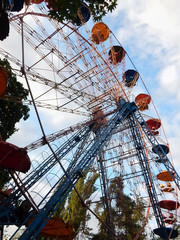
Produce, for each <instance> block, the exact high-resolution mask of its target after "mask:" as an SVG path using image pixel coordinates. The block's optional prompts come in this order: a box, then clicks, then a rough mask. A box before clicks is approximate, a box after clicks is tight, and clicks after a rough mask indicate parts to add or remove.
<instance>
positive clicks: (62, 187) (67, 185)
mask: <svg viewBox="0 0 180 240" xmlns="http://www.w3.org/2000/svg"><path fill="white" fill-rule="evenodd" d="M134 108H135V106H134V105H133V104H130V103H123V104H122V105H121V108H120V109H119V110H118V111H117V113H116V114H115V116H114V117H113V118H112V119H111V120H109V121H108V123H107V124H106V125H104V126H103V127H102V128H101V129H100V131H99V133H98V135H97V136H96V137H95V139H92V140H91V141H90V142H89V144H88V145H87V147H86V148H85V149H84V151H83V152H82V153H81V155H80V156H79V160H78V163H77V165H76V167H75V168H74V170H73V171H71V172H69V173H68V174H64V176H63V177H62V179H61V181H60V182H59V184H58V188H57V189H56V191H55V193H54V195H53V196H52V197H51V198H50V199H49V201H48V202H47V203H46V205H45V206H44V207H43V208H42V209H41V210H40V212H39V213H38V214H36V215H35V216H31V217H32V218H33V221H32V223H31V224H30V225H29V227H28V228H27V229H26V230H25V232H24V233H23V234H22V236H21V237H20V238H19V239H20V240H25V239H36V237H37V236H38V235H39V233H40V231H41V230H42V229H43V227H44V226H45V224H46V223H47V221H48V220H49V219H50V218H51V216H52V215H53V214H54V212H55V211H56V210H57V209H58V207H59V206H60V205H61V204H62V202H63V201H64V199H65V198H66V197H67V195H68V193H69V192H70V191H71V190H72V188H73V187H74V185H75V184H76V183H77V181H78V180H79V178H80V177H81V176H79V174H77V173H79V171H81V172H82V173H85V172H86V171H87V170H88V169H89V167H90V165H91V163H92V161H93V160H94V159H95V157H96V156H98V155H99V154H100V152H101V150H102V149H103V147H104V146H105V145H106V143H107V142H108V141H109V140H110V138H111V136H112V134H113V133H114V131H115V130H116V128H117V127H118V125H119V124H122V123H123V120H124V119H126V117H127V116H128V115H129V114H130V112H131V111H134Z"/></svg>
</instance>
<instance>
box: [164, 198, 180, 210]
mask: <svg viewBox="0 0 180 240" xmlns="http://www.w3.org/2000/svg"><path fill="white" fill-rule="evenodd" d="M159 205H160V207H161V208H164V209H167V210H176V209H177V208H178V207H179V203H178V202H176V201H173V200H162V201H160V202H159Z"/></svg>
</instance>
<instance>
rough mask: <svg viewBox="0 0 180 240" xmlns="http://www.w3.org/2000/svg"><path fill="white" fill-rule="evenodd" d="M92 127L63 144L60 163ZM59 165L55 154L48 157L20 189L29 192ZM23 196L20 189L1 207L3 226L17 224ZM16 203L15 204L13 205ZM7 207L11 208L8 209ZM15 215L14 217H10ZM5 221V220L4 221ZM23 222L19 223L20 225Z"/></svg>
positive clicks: (60, 148)
mask: <svg viewBox="0 0 180 240" xmlns="http://www.w3.org/2000/svg"><path fill="white" fill-rule="evenodd" d="M91 128H92V127H91V125H90V126H86V127H84V128H83V129H81V130H79V131H78V132H76V133H75V134H73V135H72V136H71V137H70V138H69V139H68V140H67V141H66V142H65V143H63V144H62V145H61V146H60V147H59V148H58V149H57V150H56V152H55V154H56V156H57V158H58V160H59V161H60V160H61V159H62V158H63V157H64V156H65V155H66V154H68V153H69V152H70V151H71V150H72V149H73V148H74V147H75V146H76V145H78V144H79V142H80V141H81V139H84V138H86V136H87V135H89V133H90V132H91ZM57 164H58V161H57V160H56V159H55V158H54V156H53V154H51V155H50V156H48V158H46V159H45V161H42V163H41V164H39V166H38V167H37V168H36V169H35V170H34V171H32V172H30V173H29V174H28V175H27V176H26V177H25V178H24V179H22V181H21V183H20V187H21V188H22V189H23V190H24V191H28V190H29V189H30V188H31V187H32V186H33V185H34V184H36V183H37V181H38V180H40V179H41V178H42V177H43V176H44V175H45V174H47V173H48V172H49V171H50V170H51V169H52V168H53V167H54V166H55V165H57ZM21 196H22V191H20V189H17V190H15V191H14V192H13V193H12V194H11V195H10V197H9V198H7V200H6V201H5V202H4V204H3V205H2V206H1V207H0V219H1V224H3V225H11V224H13V225H14V224H17V222H18V218H16V208H17V207H16V206H13V205H16V201H17V199H19V198H20V197H21ZM13 203H14V204H13ZM6 206H11V207H9V208H7V207H6ZM11 215H13V219H14V220H13V221H12V217H9V216H11ZM2 219H3V220H2ZM20 223H21V221H20V222H19V223H18V224H20Z"/></svg>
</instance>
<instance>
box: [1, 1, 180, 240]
mask: <svg viewBox="0 0 180 240" xmlns="http://www.w3.org/2000/svg"><path fill="white" fill-rule="evenodd" d="M33 2H36V3H37V4H35V3H33ZM47 2H48V1H46V2H44V1H39V3H38V1H31V3H29V4H28V5H27V6H26V7H24V9H23V10H22V11H21V12H18V13H17V12H16V13H15V14H12V12H10V13H9V21H10V26H11V29H10V33H9V38H7V41H8V39H10V38H11V37H12V35H13V36H14V34H16V38H14V39H16V40H15V43H14V44H15V45H16V46H17V44H18V51H17V49H15V47H14V46H13V44H12V42H11V44H12V45H9V46H8V48H6V47H3V48H0V56H2V57H4V58H6V59H7V60H9V62H10V63H11V65H12V68H13V71H14V73H15V74H16V75H17V76H18V77H19V79H21V81H24V83H25V84H26V85H27V87H28V89H29V92H30V97H29V99H28V100H26V101H25V102H24V103H25V104H29V105H33V107H34V110H35V113H36V116H37V120H38V123H39V128H40V129H41V135H40V136H39V139H38V140H36V141H35V142H33V143H30V144H29V145H27V146H24V148H19V147H17V146H15V145H12V144H9V143H6V142H0V146H1V150H0V154H1V155H0V157H1V160H0V166H1V167H3V168H5V169H8V170H9V172H10V174H11V176H12V181H11V182H10V184H9V185H8V187H7V189H6V190H4V191H1V193H0V198H1V199H0V221H1V225H2V226H6V225H15V226H16V227H17V230H16V232H15V233H13V234H12V236H11V238H10V239H13V237H14V236H15V234H16V233H19V234H20V237H19V239H38V236H46V237H47V238H49V239H73V238H74V237H75V233H74V230H73V226H72V225H70V224H67V223H65V222H64V221H63V220H62V219H58V218H57V217H55V216H54V214H55V212H56V211H57V210H58V208H59V207H60V206H61V204H62V203H63V202H64V200H65V199H66V197H67V196H68V194H69V193H70V192H71V191H72V189H73V188H74V187H75V185H76V183H77V182H78V180H79V179H80V178H82V177H83V176H84V175H85V174H86V173H87V172H88V174H92V173H93V172H96V173H98V174H99V177H98V180H97V182H96V184H97V186H98V187H97V191H96V192H95V194H94V195H93V196H91V199H89V201H88V202H89V203H88V205H87V204H85V203H84V207H87V208H88V210H89V211H91V213H92V214H93V211H92V210H91V206H93V204H94V203H95V202H100V201H101V202H102V204H103V207H104V211H105V223H104V224H105V226H106V227H107V232H108V234H109V239H119V238H118V233H117V231H116V229H113V230H112V228H111V218H112V216H111V208H112V206H113V205H114V204H115V203H114V199H113V197H112V194H111V192H110V184H111V182H112V181H113V180H114V179H121V181H122V182H123V186H124V192H125V194H127V195H128V196H130V197H131V198H132V199H134V200H136V199H143V201H144V202H145V204H146V207H147V217H146V219H145V221H144V224H142V229H141V230H143V228H144V227H145V225H146V223H147V218H148V212H149V210H150V211H151V212H153V215H154V220H155V221H156V222H157V228H155V229H154V233H155V234H156V235H158V236H160V237H161V238H162V239H165V240H166V239H171V238H176V237H177V236H178V231H177V230H176V228H175V226H176V224H177V222H178V215H177V209H178V207H179V203H178V197H177V192H178V190H179V188H180V177H179V175H178V173H177V172H176V170H175V169H174V166H173V164H172V162H171V159H170V157H169V151H170V149H169V146H168V143H167V142H166V139H165V137H164V136H163V129H162V124H161V120H160V118H159V115H158V114H157V111H156V109H155V108H154V105H153V102H152V99H151V97H150V95H149V93H148V92H147V88H146V87H145V85H144V82H143V81H142V79H141V76H140V74H139V73H138V71H137V69H136V68H135V66H134V64H133V63H132V61H131V59H130V58H129V56H128V54H127V52H126V50H125V49H124V48H123V46H122V45H121V44H120V42H119V41H118V39H117V38H116V37H115V35H114V34H113V32H112V31H111V30H110V28H109V26H107V25H106V24H105V23H103V22H98V23H94V22H93V21H92V20H91V19H89V18H90V13H89V10H88V7H87V6H86V5H83V6H82V8H81V13H82V14H81V15H80V16H77V19H76V21H75V22H74V23H71V22H68V23H60V22H57V21H55V20H53V19H51V18H50V17H49V15H48V7H51V6H50V5H49V4H47ZM11 34H12V35H11ZM5 41H6V40H5ZM0 70H1V69H0ZM3 71H4V70H3ZM3 76H5V74H4V72H3ZM5 77H6V76H5ZM2 95H3V96H2V97H3V98H4V99H5V100H6V101H17V102H18V101H22V99H18V98H16V96H11V97H10V96H6V94H5V92H3V93H2ZM41 108H42V109H43V108H44V109H45V110H44V114H46V116H47V118H48V121H49V122H51V120H52V119H51V113H52V112H53V114H54V111H55V110H56V111H57V118H58V116H59V115H58V113H62V112H63V114H64V116H66V119H65V120H64V121H66V124H65V126H66V128H64V129H60V130H59V131H56V132H55V133H52V132H51V133H49V129H44V124H43V120H41V115H40V114H39V109H41ZM69 119H70V120H69ZM72 121H74V122H76V123H75V124H73V125H69V126H68V124H69V123H71V122H72ZM46 132H48V134H47V133H46ZM37 149H39V150H40V154H39V155H38V156H35V153H34V154H32V155H31V152H36V150H37ZM29 156H30V158H29ZM31 156H32V157H31ZM77 194H78V193H77ZM79 197H80V198H81V196H79ZM81 200H82V201H83V199H81ZM55 226H56V227H55ZM57 226H58V227H57ZM22 229H23V231H22ZM52 229H53V230H52ZM141 230H140V231H139V232H137V233H136V236H135V238H134V239H138V237H139V236H140V234H141Z"/></svg>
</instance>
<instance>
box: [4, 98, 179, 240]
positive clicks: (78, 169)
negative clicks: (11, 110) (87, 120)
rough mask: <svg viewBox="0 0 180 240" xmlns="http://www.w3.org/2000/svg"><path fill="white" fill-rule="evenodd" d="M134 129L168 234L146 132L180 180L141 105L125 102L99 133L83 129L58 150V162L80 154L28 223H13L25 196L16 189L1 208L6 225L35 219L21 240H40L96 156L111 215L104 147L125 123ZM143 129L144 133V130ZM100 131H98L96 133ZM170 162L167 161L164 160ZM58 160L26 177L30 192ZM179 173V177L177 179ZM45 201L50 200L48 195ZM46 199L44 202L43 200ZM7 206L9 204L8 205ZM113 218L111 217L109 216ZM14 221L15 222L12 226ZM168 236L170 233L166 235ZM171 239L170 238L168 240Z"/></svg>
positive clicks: (153, 201) (159, 216) (147, 180)
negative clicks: (17, 200)
mask: <svg viewBox="0 0 180 240" xmlns="http://www.w3.org/2000/svg"><path fill="white" fill-rule="evenodd" d="M127 120H128V124H129V127H130V130H131V134H132V138H133V142H134V145H135V148H136V153H137V156H138V159H139V163H140V166H141V170H142V172H143V177H144V180H145V183H146V187H147V191H148V194H149V197H150V200H151V204H152V208H153V211H154V215H155V218H156V221H157V224H158V226H159V227H162V228H164V231H165V234H166V230H165V227H164V222H163V218H162V213H161V209H160V206H159V204H158V199H157V194H156V190H155V186H154V183H153V179H152V175H151V170H150V167H149V163H148V156H147V155H146V151H145V146H144V143H143V139H142V131H143V132H144V133H145V135H146V137H147V139H148V140H149V141H150V143H151V144H152V147H154V148H155V149H157V154H159V158H160V159H161V161H162V163H164V165H165V166H166V168H167V170H168V171H169V173H170V174H171V176H172V177H173V179H174V182H175V184H176V185H177V186H178V188H179V180H180V177H179V175H178V174H177V172H176V171H175V169H174V167H173V166H172V164H171V163H170V161H169V160H168V158H167V156H166V154H165V153H163V150H162V154H160V153H159V152H158V148H157V146H158V147H160V145H159V143H158V141H157V140H156V138H155V136H154V135H153V133H152V132H151V130H150V129H149V128H148V126H147V125H146V123H145V121H144V119H143V117H142V116H141V114H140V112H139V111H138V109H137V106H136V105H135V104H134V103H127V102H125V101H124V100H123V99H121V100H120V108H119V109H118V110H117V112H116V113H115V114H114V115H113V117H112V118H111V119H110V120H108V121H107V124H105V125H103V126H102V127H101V128H100V129H98V134H94V137H89V136H90V133H91V132H93V131H94V129H93V128H94V125H92V124H91V125H89V126H86V127H85V128H83V129H82V130H80V131H78V132H77V133H75V134H74V135H73V136H71V138H70V139H69V140H68V141H67V142H65V143H64V144H63V145H61V146H60V147H59V148H58V149H57V151H56V156H57V158H58V161H60V160H61V159H62V158H63V157H64V156H65V155H66V154H68V153H69V152H70V151H71V150H72V149H73V148H74V147H76V152H75V155H74V158H73V160H72V162H71V163H70V165H69V167H68V168H67V169H66V170H65V172H64V174H63V175H62V176H61V177H60V179H59V180H58V181H57V183H56V185H55V186H54V187H53V195H51V197H50V198H49V200H48V201H46V203H45V205H43V207H42V208H40V206H41V203H39V205H38V206H39V211H38V212H36V213H35V212H33V211H31V212H29V215H28V217H27V218H26V219H25V220H24V222H23V223H22V222H21V223H20V220H19V219H18V218H17V219H15V221H12V216H13V217H14V216H15V215H16V208H15V204H13V203H12V199H13V197H17V196H18V198H19V197H21V195H22V193H21V191H20V190H18V189H17V190H16V191H15V193H13V194H12V195H11V196H10V198H9V199H8V204H9V205H8V207H6V208H5V207H1V208H0V220H1V222H4V225H6V224H14V222H16V223H17V222H18V221H19V222H18V223H19V224H20V225H22V224H24V223H25V221H27V220H28V219H30V218H31V220H32V222H31V224H30V225H29V226H28V227H27V229H26V230H25V231H24V233H23V234H22V235H21V237H20V238H19V239H20V240H30V239H31V240H32V239H37V236H38V235H39V233H40V232H41V230H42V229H43V227H44V226H45V225H46V223H47V222H48V220H49V219H50V218H51V217H52V216H53V214H54V213H55V211H56V210H57V209H58V208H59V206H60V205H61V204H62V202H63V201H64V200H65V198H66V197H67V195H68V194H69V192H70V191H71V190H72V189H73V187H74V186H75V184H76V183H77V181H78V180H79V178H80V177H82V176H83V174H84V173H86V172H87V170H88V169H89V167H90V165H91V164H92V162H93V161H94V159H95V158H96V157H98V156H99V160H101V161H99V163H100V171H101V175H102V176H101V177H102V188H103V195H104V196H105V197H106V198H105V202H104V203H105V204H107V206H105V208H106V210H107V213H108V211H109V205H108V204H109V203H108V200H109V199H108V194H107V178H106V175H105V172H104V170H105V169H104V166H103V160H102V159H103V157H102V155H101V152H102V150H103V148H104V147H105V146H106V144H107V143H108V141H109V140H110V139H111V137H112V135H113V134H114V133H115V131H116V130H117V129H118V127H119V125H121V126H123V124H124V121H126V122H127ZM141 129H142V131H141ZM96 130H97V129H95V131H96ZM164 159H166V162H165V161H164ZM58 161H57V159H55V158H54V157H53V155H52V156H49V157H48V158H47V159H46V160H45V161H44V162H43V163H42V164H40V166H39V167H38V169H35V170H34V171H33V172H31V173H30V174H29V175H28V176H27V177H25V178H24V179H23V180H22V182H23V185H24V187H25V189H27V190H28V189H30V188H31V187H32V186H33V185H34V184H35V183H36V182H37V181H38V180H39V179H40V178H42V177H43V176H44V175H45V174H46V173H47V172H48V171H49V170H50V169H51V168H52V167H53V166H55V165H56V164H58ZM174 174H175V177H174ZM43 200H47V199H46V196H45V197H44V199H43ZM43 200H42V201H43ZM6 206H7V205H6ZM109 217H110V215H109ZM11 222H12V223H11ZM166 235H167V234H166ZM166 239H168V238H167V237H165V238H164V240H166Z"/></svg>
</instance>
